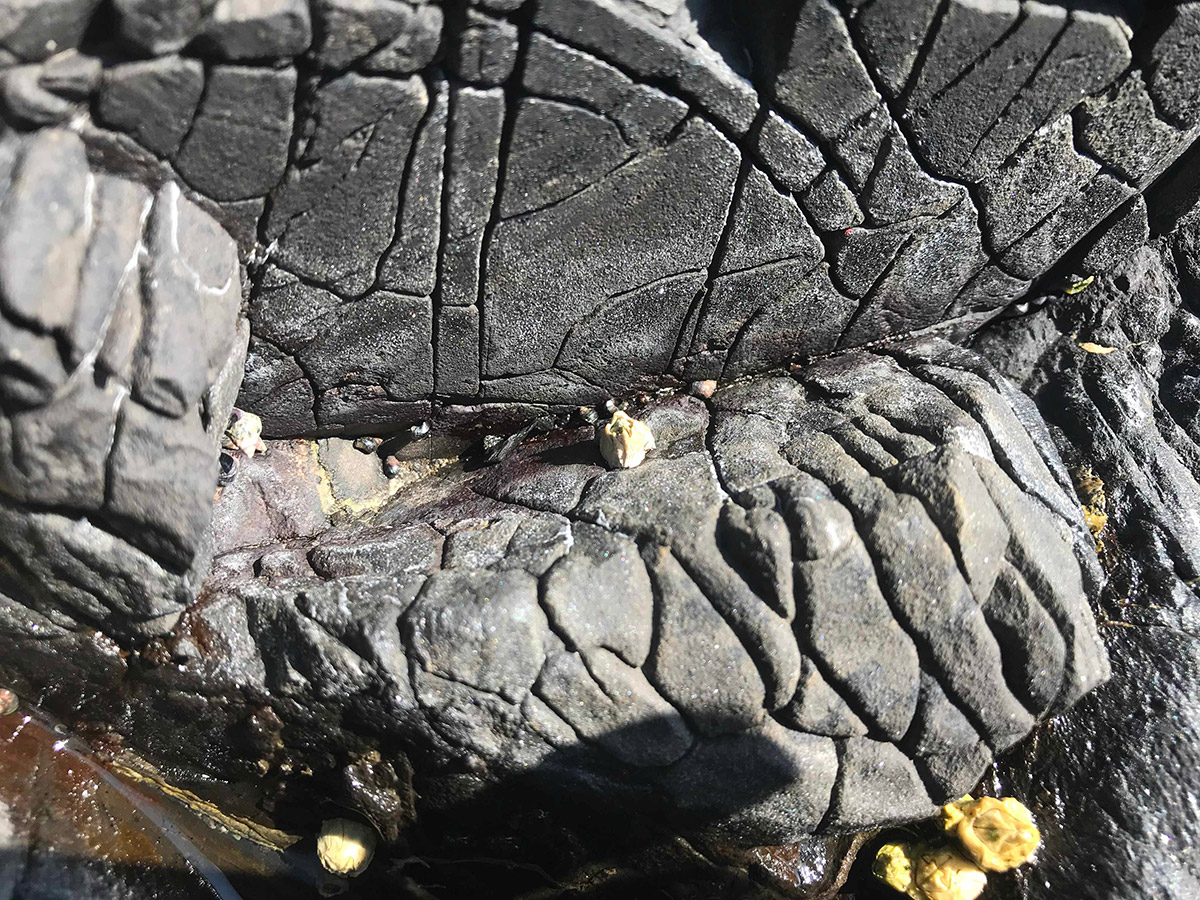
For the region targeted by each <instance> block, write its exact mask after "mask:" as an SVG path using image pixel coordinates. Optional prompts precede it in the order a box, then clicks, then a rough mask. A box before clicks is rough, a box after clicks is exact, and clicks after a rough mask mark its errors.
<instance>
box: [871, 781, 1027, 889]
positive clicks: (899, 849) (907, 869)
mask: <svg viewBox="0 0 1200 900" xmlns="http://www.w3.org/2000/svg"><path fill="white" fill-rule="evenodd" d="M940 824H941V826H942V830H943V831H944V832H945V833H946V835H947V836H949V837H950V838H952V839H953V840H954V841H955V843H954V844H951V843H948V842H946V841H943V840H936V841H931V842H928V843H918V844H899V843H892V844H884V845H883V846H882V847H880V848H879V851H878V852H877V853H876V854H875V864H874V867H873V869H872V871H873V872H874V874H875V877H876V878H878V879H879V880H880V881H882V882H883V883H884V884H886V885H888V886H889V887H891V888H894V889H895V890H897V891H899V892H900V893H902V894H907V895H908V896H909V897H910V898H912V900H975V898H976V897H978V896H979V895H980V894H981V893H983V889H984V888H985V887H987V873H988V872H1007V871H1008V870H1009V869H1015V868H1016V867H1017V866H1019V865H1021V864H1022V863H1025V862H1028V861H1029V859H1030V858H1031V857H1032V856H1033V853H1034V851H1035V850H1037V847H1038V844H1039V843H1040V842H1041V834H1040V833H1039V832H1038V829H1037V826H1036V825H1035V824H1034V823H1033V816H1032V815H1031V814H1030V812H1029V810H1028V809H1026V808H1025V805H1024V804H1023V803H1021V802H1020V801H1019V800H1016V799H1015V798H1013V797H1004V798H1001V799H997V798H995V797H980V798H979V799H978V800H976V799H975V798H973V797H971V796H970V795H967V796H965V797H963V798H962V799H961V800H957V801H955V802H954V803H948V804H946V806H944V807H942V812H941V815H940Z"/></svg>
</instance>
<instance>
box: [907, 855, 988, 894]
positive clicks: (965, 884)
mask: <svg viewBox="0 0 1200 900" xmlns="http://www.w3.org/2000/svg"><path fill="white" fill-rule="evenodd" d="M985 887H987V874H986V873H985V872H983V871H982V870H981V869H980V868H979V867H978V866H976V865H975V864H974V863H973V862H971V861H970V860H969V859H967V858H966V857H964V856H963V855H962V854H961V853H959V852H958V851H957V850H955V849H954V848H953V847H949V846H946V845H942V846H940V847H932V848H930V849H927V850H925V851H924V852H923V853H921V854H920V855H918V856H917V858H916V861H915V862H914V864H913V880H912V888H915V889H916V890H917V891H919V892H920V893H916V894H914V893H913V892H912V891H911V890H910V891H909V896H910V897H916V898H927V900H975V898H976V897H978V896H979V895H980V894H982V893H983V889H984V888H985Z"/></svg>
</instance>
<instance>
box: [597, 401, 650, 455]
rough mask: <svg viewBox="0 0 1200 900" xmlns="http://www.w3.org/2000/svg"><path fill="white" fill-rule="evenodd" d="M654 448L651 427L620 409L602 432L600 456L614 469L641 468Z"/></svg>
mask: <svg viewBox="0 0 1200 900" xmlns="http://www.w3.org/2000/svg"><path fill="white" fill-rule="evenodd" d="M654 448H655V445H654V435H653V434H652V433H651V431H650V426H649V425H647V424H646V423H645V422H643V421H641V420H640V419H635V418H633V417H632V416H630V415H627V414H626V413H624V412H622V411H621V410H619V409H618V410H617V411H616V412H614V413H613V416H612V419H611V420H610V421H609V423H608V424H607V425H605V426H604V429H603V430H602V431H601V432H600V455H601V456H603V457H604V461H605V462H607V463H608V464H609V466H611V467H612V468H614V469H632V468H635V467H637V466H640V465H641V464H642V460H644V459H645V458H646V453H647V452H648V451H650V450H653V449H654Z"/></svg>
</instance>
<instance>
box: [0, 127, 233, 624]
mask: <svg viewBox="0 0 1200 900" xmlns="http://www.w3.org/2000/svg"><path fill="white" fill-rule="evenodd" d="M6 147H7V149H8V152H10V153H12V156H13V158H14V159H15V165H14V166H13V168H12V170H11V173H12V174H11V176H10V177H11V182H8V184H7V193H6V204H5V206H4V210H3V216H4V219H3V233H4V235H5V239H4V243H3V245H2V250H0V253H3V256H0V286H2V288H0V289H2V291H3V296H4V298H5V302H6V318H5V325H4V328H3V333H4V340H3V347H4V351H5V353H6V354H7V355H8V357H9V360H10V362H9V364H8V365H7V366H6V367H5V369H4V374H3V377H2V378H0V383H2V384H0V394H2V395H3V396H5V397H6V398H7V405H6V408H5V412H4V415H3V417H2V418H0V430H2V431H3V433H4V434H5V442H4V443H5V448H6V449H5V451H4V453H3V462H2V463H0V469H2V471H3V475H0V492H2V493H3V495H4V499H3V515H4V517H5V518H6V520H7V521H8V524H7V525H6V527H5V529H4V535H5V538H4V542H5V545H6V556H8V561H7V562H6V563H5V564H4V575H3V578H4V579H5V582H6V585H7V587H6V590H18V589H19V593H20V594H21V595H22V596H28V597H29V598H30V603H31V604H32V605H33V606H34V608H41V609H54V610H63V611H70V610H74V615H75V616H78V617H80V619H81V620H83V621H88V622H91V623H95V624H97V625H100V626H102V627H104V628H105V629H106V630H107V631H109V632H110V633H112V634H114V635H122V636H123V635H128V634H137V633H141V634H147V633H156V632H160V631H162V630H165V629H169V628H170V627H171V625H172V624H173V622H174V620H175V618H177V617H178V614H179V612H180V611H182V609H183V606H184V605H185V604H186V603H187V602H188V601H189V600H190V599H191V597H192V596H194V594H195V591H196V589H197V587H198V586H199V581H200V578H201V576H202V574H203V572H204V571H205V570H206V569H207V566H208V562H209V559H210V557H211V553H212V550H211V539H210V537H209V533H208V528H209V518H210V510H211V500H212V491H213V485H214V483H215V478H216V465H215V454H216V445H217V440H218V436H219V435H220V433H221V432H222V431H223V430H224V426H225V421H226V419H227V417H228V415H229V410H230V408H231V407H232V405H233V401H234V396H233V392H232V391H230V390H229V389H227V388H226V389H222V388H221V385H222V384H225V383H227V382H228V380H229V379H228V375H227V374H226V373H227V371H228V370H230V369H232V371H234V372H236V371H238V370H240V368H241V366H242V362H243V360H244V355H243V351H242V350H241V348H242V347H244V346H245V341H246V338H247V334H246V330H245V329H240V330H239V329H238V328H237V316H238V305H239V300H240V297H239V294H240V291H239V286H240V281H239V266H238V261H237V256H236V253H235V250H234V246H233V242H232V241H231V240H230V238H229V237H228V235H226V234H225V233H224V232H223V231H221V230H220V229H219V228H218V227H217V226H216V225H215V223H213V222H212V220H211V219H210V218H209V217H208V216H206V215H205V214H204V213H202V212H200V210H199V209H197V208H196V207H195V206H194V205H193V204H191V203H190V202H188V201H187V200H185V199H183V198H182V197H181V196H180V192H179V190H178V188H176V187H175V186H174V185H173V184H171V185H168V186H166V187H164V188H163V189H162V190H160V191H159V193H158V195H157V196H156V197H155V198H153V199H152V198H151V196H150V194H149V192H147V191H146V190H145V189H143V188H141V187H140V186H138V185H136V184H131V183H130V182H127V181H122V180H120V179H116V178H113V177H111V176H107V175H97V174H95V173H93V172H92V171H91V170H89V168H88V166H87V163H86V160H85V156H84V148H83V144H82V142H81V141H80V139H79V138H78V137H77V136H76V135H74V134H73V133H71V132H67V131H44V132H40V133H38V134H36V135H34V136H31V137H28V138H23V139H18V138H14V137H9V138H7V139H6ZM46 166H50V167H51V168H50V169H49V170H47V169H46V168H45V167H46ZM5 180H6V181H7V179H5ZM26 204H30V205H32V208H30V209H26V208H25V205H26ZM45 216H48V217H49V219H48V221H45V222H42V223H41V224H38V223H39V221H40V217H45ZM18 217H19V218H18ZM18 221H19V223H20V224H19V226H18ZM47 266H50V267H52V270H47V269H46V267H47ZM64 273H65V275H64ZM131 302H132V304H133V305H132V307H131V306H130V305H129V304H130V303H131ZM8 317H11V318H8ZM10 323H11V324H10ZM18 323H19V324H18ZM235 384H236V381H235ZM16 504H20V505H21V506H17V505H16ZM20 508H24V509H25V510H27V512H25V513H20V514H19V513H18V512H17V510H18V509H20ZM35 510H36V512H35ZM73 522H77V523H78V524H77V527H76V526H73V525H72V523H73ZM35 548H44V550H42V549H35ZM22 557H24V558H25V559H26V560H27V561H26V562H18V560H19V559H20V558H22ZM66 614H67V615H68V616H70V615H71V613H70V612H66Z"/></svg>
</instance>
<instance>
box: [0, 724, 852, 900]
mask: <svg viewBox="0 0 1200 900" xmlns="http://www.w3.org/2000/svg"><path fill="white" fill-rule="evenodd" d="M13 721H19V720H17V718H16V717H9V718H7V719H3V720H0V723H3V725H4V726H5V727H4V736H5V737H7V735H8V733H9V731H8V725H9V724H10V723H12V722H13ZM662 725H663V723H661V722H658V721H648V722H643V723H640V724H638V725H634V726H631V727H629V728H625V729H620V730H618V731H616V732H614V733H613V734H607V735H604V736H603V737H602V738H601V739H602V740H604V741H606V742H607V741H613V740H617V741H623V742H624V743H625V746H628V747H636V746H639V745H646V743H647V742H648V741H654V740H658V739H660V736H661V735H662V734H663V727H662ZM30 728H31V730H30V732H29V733H27V734H26V735H23V736H22V739H21V741H20V742H18V743H16V744H14V742H12V741H9V742H7V743H5V742H3V741H0V767H2V768H5V769H7V770H8V772H9V774H10V776H14V777H12V778H10V779H9V780H8V781H7V782H6V783H4V784H0V802H2V803H3V805H0V813H2V814H3V816H4V817H6V818H4V819H3V820H0V838H3V837H4V833H5V831H6V830H7V831H10V832H11V833H12V835H13V837H11V838H9V839H8V840H6V841H5V840H0V900H34V898H37V900H58V898H63V900H67V898H70V900H109V898H121V900H143V898H146V900H150V898H163V900H167V898H171V900H174V898H180V900H190V898H193V897H196V898H201V897H203V898H206V900H207V898H212V897H217V898H220V900H237V898H242V900H257V898H266V900H275V897H277V896H279V895H280V894H281V893H282V894H283V895H284V896H287V897H289V898H291V897H296V898H308V897H317V896H322V887H323V888H324V890H325V891H329V890H330V889H331V888H332V889H336V888H341V889H343V890H344V893H343V896H346V897H363V898H374V897H389V898H397V900H400V898H404V897H413V898H419V900H430V898H436V900H455V898H464V900H466V898H472V900H474V898H482V897H487V898H496V900H500V898H518V897H521V898H525V897H528V898H533V897H538V898H543V897H545V898H549V897H564V898H565V897H585V896H586V897H595V898H614V900H615V898H623V900H638V898H642V897H645V898H661V897H677V898H692V900H708V898H711V900H718V898H721V900H727V898H739V897H751V896H761V892H762V887H763V885H773V886H775V887H776V888H777V889H778V888H779V886H780V885H781V884H783V883H786V882H787V881H788V879H791V881H792V884H791V885H790V890H791V891H794V892H795V893H792V895H793V896H803V897H811V898H817V897H833V896H835V895H837V894H838V882H839V881H840V880H841V879H842V878H844V877H845V872H844V871H839V870H841V869H843V868H848V865H847V866H846V867H843V866H842V862H843V860H844V859H845V857H846V851H847V848H848V847H849V840H848V839H846V838H828V839H825V838H822V839H812V840H809V841H806V842H803V843H801V844H799V845H797V846H794V847H784V848H776V850H775V851H772V852H771V853H768V854H765V855H764V853H762V852H757V851H756V852H748V851H747V849H746V848H745V847H742V846H738V845H737V844H735V843H728V842H724V841H722V840H720V839H717V838H714V837H712V833H715V832H716V831H717V830H719V829H722V828H729V827H732V828H733V829H734V830H737V827H738V826H737V824H736V822H737V820H738V819H739V818H740V817H743V815H744V813H745V812H746V810H747V809H748V808H750V807H753V806H754V805H755V804H756V803H759V802H761V801H763V800H766V799H768V798H772V797H775V796H777V795H778V794H779V793H780V792H784V791H786V790H787V789H788V788H789V787H792V786H793V784H794V782H795V781H797V780H801V781H802V780H804V779H805V778H806V777H810V776H811V775H812V773H806V772H803V771H797V770H796V769H795V763H794V762H793V761H792V759H784V758H783V757H782V756H781V755H779V754H778V750H777V748H776V747H775V746H774V745H773V744H772V743H771V742H770V741H766V740H764V739H762V738H760V737H757V736H754V735H746V736H744V737H742V738H739V739H736V740H738V741H740V742H741V743H740V746H739V747H738V752H737V753H733V754H727V755H726V758H727V760H728V763H727V764H725V765H724V768H722V766H721V765H718V766H715V767H713V766H708V767H707V768H705V769H703V770H700V769H698V770H697V772H696V776H697V782H698V783H697V784H696V785H693V789H692V790H691V791H690V792H689V793H687V796H688V806H689V807H690V808H688V809H686V810H685V809H680V808H678V807H674V808H672V804H671V803H670V801H669V800H668V799H667V798H666V796H665V795H664V791H663V789H662V787H661V786H659V785H656V784H655V781H656V778H655V777H654V774H653V771H654V770H649V769H643V768H639V767H634V766H627V765H623V764H621V763H619V762H618V761H617V759H616V758H615V757H613V756H611V755H610V754H608V753H606V752H605V751H604V750H602V749H599V748H598V747H597V746H596V745H595V744H584V745H582V746H580V747H578V748H575V749H569V750H559V751H554V752H552V753H550V754H549V755H548V756H547V757H545V758H544V759H543V760H542V762H541V763H540V764H538V765H536V766H534V767H532V768H530V769H528V770H527V771H525V772H523V773H521V774H519V775H514V776H512V777H510V778H507V779H504V780H502V781H500V782H498V783H492V784H486V783H484V782H483V781H481V780H480V779H479V778H478V777H477V776H475V775H473V774H471V773H470V772H468V771H458V772H453V771H442V772H439V773H437V774H436V775H425V776H424V777H421V776H418V777H417V778H416V779H415V780H414V787H415V789H416V792H417V795H418V797H419V798H420V799H419V801H418V818H417V822H416V824H415V825H413V826H411V827H409V828H408V829H407V830H406V831H404V832H403V833H401V834H399V835H396V836H395V837H394V839H393V840H391V841H381V844H380V847H379V849H378V852H377V853H376V856H375V859H374V861H373V862H372V864H371V865H370V867H369V868H368V870H367V872H366V873H365V874H364V875H362V876H361V877H359V878H356V879H352V880H350V881H348V882H341V883H338V882H337V881H336V880H333V881H332V883H331V880H330V879H329V878H328V876H326V875H324V874H323V873H322V872H321V871H320V869H319V867H318V866H317V864H316V860H315V838H314V835H315V834H316V832H317V831H318V830H319V827H320V823H321V821H323V820H324V819H326V818H331V817H334V816H337V815H343V816H345V815H350V816H354V815H355V812H354V811H348V810H346V809H345V808H343V807H340V806H339V805H338V804H337V803H334V802H332V801H331V799H330V797H331V795H332V794H334V793H336V791H334V790H333V789H332V788H331V786H330V785H329V784H328V783H326V782H325V781H324V780H323V779H322V777H320V776H319V775H314V776H311V777H304V776H299V775H298V776H296V777H295V778H293V779H290V780H289V781H288V783H287V785H286V789H285V790H284V792H283V793H282V795H277V796H276V798H275V799H274V801H273V803H274V812H275V816H274V819H273V822H272V824H273V825H275V826H277V827H279V828H280V829H282V830H283V831H286V832H289V833H292V834H299V835H307V837H305V838H304V839H302V840H301V841H300V842H299V843H297V844H295V845H294V846H293V847H292V848H291V849H289V850H288V851H287V852H285V853H279V852H275V851H270V850H265V849H263V848H262V847H260V846H258V845H257V844H253V843H251V842H248V841H246V840H236V839H234V838H233V837H231V836H230V834H229V833H228V832H225V831H222V830H220V829H217V828H214V827H212V824H211V821H210V820H208V819H206V818H203V817H201V816H200V815H198V814H197V813H195V812H193V811H192V810H191V809H189V808H188V807H186V806H184V805H182V804H181V803H179V802H178V801H175V800H172V799H171V798H168V797H166V796H164V795H162V794H161V793H160V792H158V791H157V790H155V789H152V788H146V787H145V786H137V785H131V784H130V783H129V782H127V781H125V780H118V779H116V777H115V776H113V775H112V774H111V773H107V772H104V773H102V772H101V770H100V769H99V768H98V767H97V766H96V765H95V764H94V763H93V762H91V761H90V759H88V758H87V757H85V756H83V755H82V754H80V753H79V752H77V750H76V749H75V748H77V747H78V748H80V749H82V746H83V745H82V744H81V743H79V742H77V741H76V740H75V739H69V740H68V741H67V743H68V746H67V747H66V748H65V749H62V750H55V749H54V746H56V745H57V743H54V744H52V743H50V742H52V741H56V740H57V741H61V740H62V738H60V737H58V734H59V733H57V732H53V731H50V730H47V729H40V730H37V733H34V729H37V725H36V724H34V725H33V726H30ZM723 740H728V739H723ZM386 755H387V754H385V756H386ZM743 761H744V762H743ZM682 765H686V757H685V759H684V761H683V763H682ZM22 768H24V769H25V770H27V771H28V772H30V773H32V774H31V776H30V777H28V778H27V779H26V780H25V781H23V782H22V781H18V780H17V779H16V778H15V776H16V775H17V774H18V770H20V769H22ZM66 772H71V773H72V775H71V776H70V777H68V776H67V775H65V774H64V773H66ZM56 773H57V774H56ZM79 774H83V775H85V776H86V778H85V780H84V781H83V782H80V781H79V779H78V775H79ZM726 780H727V781H728V784H726V785H725V787H724V788H722V782H723V781H726ZM706 781H707V782H708V784H707V786H705V785H704V784H703V783H704V782H706ZM81 785H82V787H81ZM245 787H246V788H247V791H246V795H247V796H249V795H250V794H251V793H252V792H253V788H254V786H253V785H246V786H245ZM81 790H82V796H83V797H84V798H87V802H86V803H81V801H80V797H81ZM198 790H200V792H201V793H203V790H202V789H199V788H198ZM81 810H82V812H81ZM368 812H369V811H368ZM256 818H258V819H260V820H261V819H262V815H261V812H260V813H259V814H258V815H257V816H256ZM712 826H716V827H715V828H713V827H712ZM93 829H100V830H101V832H102V833H103V835H104V840H103V841H101V842H100V843H99V844H97V846H101V847H102V849H101V850H100V851H99V852H96V853H94V854H93V853H92V852H81V847H85V845H87V843H88V842H89V841H91V840H92V839H93V838H95V837H96V836H97V835H96V834H94V833H92V831H91V830H93ZM385 830H386V829H385ZM706 832H711V833H706ZM743 839H744V840H745V838H743ZM747 843H749V844H753V843H754V841H753V840H748V841H747ZM6 845H7V846H6ZM789 869H790V871H789ZM862 887H863V886H862V885H859V886H858V887H857V888H854V890H857V891H858V893H857V894H855V896H858V897H860V898H861V897H865V896H870V895H869V894H864V893H862ZM844 890H846V891H850V890H851V888H850V887H848V886H847V887H845V888H844ZM800 891H803V892H802V893H801V892H800ZM324 895H326V896H327V895H329V894H328V893H325V894H324Z"/></svg>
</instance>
